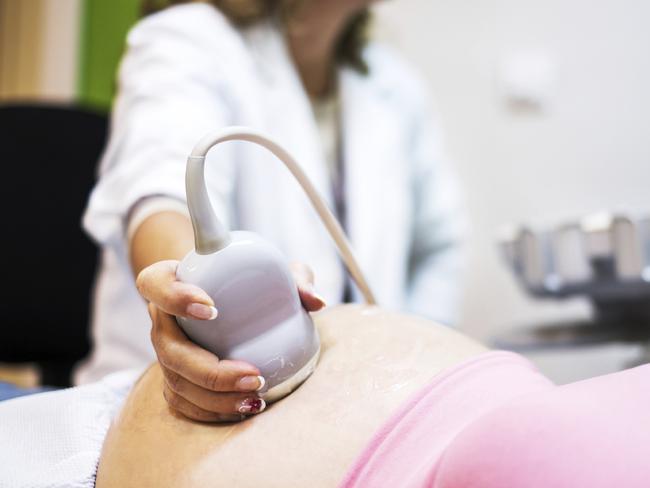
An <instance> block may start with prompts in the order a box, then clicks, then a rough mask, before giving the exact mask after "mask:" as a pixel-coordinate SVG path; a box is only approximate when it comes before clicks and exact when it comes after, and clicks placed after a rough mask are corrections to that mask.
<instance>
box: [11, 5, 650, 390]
mask: <svg viewBox="0 0 650 488" xmlns="http://www.w3.org/2000/svg"><path fill="white" fill-rule="evenodd" d="M375 10H376V21H375V26H374V29H375V35H376V36H377V37H379V38H381V39H383V40H385V41H386V42H387V43H390V44H392V45H394V46H395V47H396V49H398V50H399V51H401V52H402V53H403V54H404V55H405V56H406V57H407V58H408V59H409V60H410V61H411V62H412V64H414V65H415V66H416V67H417V69H418V70H419V71H420V72H421V73H422V75H423V76H424V77H425V79H426V80H427V82H428V83H429V85H430V89H431V92H432V93H433V95H434V98H435V100H436V102H437V108H438V113H439V115H440V119H441V121H442V126H443V129H444V132H445V136H446V143H447V152H448V154H449V157H450V158H451V160H452V161H453V163H454V164H455V167H456V169H457V171H458V173H459V175H460V178H461V182H462V184H463V187H464V193H465V197H466V201H467V207H468V211H469V215H470V218H471V236H470V239H469V241H468V244H469V252H470V261H469V265H468V270H467V277H466V286H465V292H464V299H463V313H462V320H461V323H460V325H459V328H460V329H461V330H462V331H463V332H465V333H467V334H469V335H471V336H473V337H476V338H478V339H480V340H483V341H486V342H488V343H490V342H492V341H493V340H494V339H495V337H498V336H499V335H500V334H504V333H506V332H507V331H509V330H511V329H513V328H514V329H525V328H528V329H530V328H531V327H538V326H542V325H546V324H553V323H563V321H572V320H579V319H587V318H588V317H589V314H590V308H589V304H588V301H587V300H586V299H585V298H571V299H567V300H562V301H557V300H538V299H534V298H531V297H530V296H529V295H528V294H527V293H526V292H525V291H524V290H523V289H522V287H521V286H519V285H518V283H517V281H516V280H515V278H514V275H513V273H512V272H511V270H509V269H508V267H507V266H506V264H505V262H504V259H503V258H502V256H501V255H500V252H499V249H498V246H497V241H498V238H499V236H500V233H501V232H502V229H503V228H504V226H506V225H508V224H523V223H525V224H529V225H531V226H533V227H540V228H543V227H549V226H551V227H552V226H555V225H558V224H562V223H564V222H569V221H575V220H576V219H579V218H581V217H583V216H584V215H587V214H592V213H594V212H600V211H615V212H619V213H624V214H625V215H630V216H637V215H644V214H649V213H650V192H649V191H648V185H649V183H650V121H649V120H648V119H649V116H650V96H648V94H647V89H648V87H649V86H650V29H648V25H650V2H647V0H617V1H613V0H547V1H545V2H539V1H534V0H491V1H489V2H486V1H484V0H457V1H453V2H449V1H438V0H392V1H386V2H381V3H379V4H378V5H377V6H376V9H375ZM138 16H139V2H138V1H137V0H110V1H108V0H0V36H1V37H0V103H2V104H3V105H7V104H14V103H17V102H26V101H27V102H30V103H31V102H46V103H52V102H54V103H57V104H60V103H64V104H75V105H77V106H82V107H84V109H86V110H88V111H90V112H92V113H96V114H100V115H101V114H105V113H107V112H108V110H109V109H110V104H111V99H112V95H113V92H114V73H115V69H116V66H117V63H118V61H119V58H120V55H121V53H122V47H123V43H124V37H125V34H126V32H127V30H128V28H129V27H130V26H131V25H132V24H133V23H134V22H135V21H136V19H137V18H138ZM4 163H5V164H8V163H7V162H4ZM644 347H645V346H644V343H643V341H630V342H627V343H624V342H621V341H617V340H613V341H604V342H603V341H601V342H599V343H596V344H589V345H585V344H582V345H580V344H578V345H571V346H565V347H561V348H550V349H549V348H537V349H536V348H532V349H530V350H528V351H526V354H527V355H528V356H529V357H531V358H532V359H533V360H534V361H535V362H536V363H537V364H538V365H539V366H540V367H541V368H542V369H543V370H544V372H546V373H547V374H549V375H550V376H551V377H552V378H553V379H555V380H556V381H559V382H567V381H572V380H575V379H579V378H585V377H588V376H592V375H596V374H602V373H606V372H611V371H616V370H618V369H620V368H622V367H624V366H625V365H626V364H629V363H630V362H631V361H635V360H636V359H637V358H638V357H639V355H640V354H641V353H642V350H643V348H644ZM0 360H1V358H0Z"/></svg>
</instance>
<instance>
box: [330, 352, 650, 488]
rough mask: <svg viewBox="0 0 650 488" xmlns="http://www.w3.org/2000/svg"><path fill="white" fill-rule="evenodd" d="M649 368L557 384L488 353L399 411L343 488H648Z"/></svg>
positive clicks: (519, 362)
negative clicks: (586, 487) (584, 487)
mask: <svg viewBox="0 0 650 488" xmlns="http://www.w3.org/2000/svg"><path fill="white" fill-rule="evenodd" d="M648 459H650V365H648V366H642V367H639V368H635V369H631V370H627V371H623V372H620V373H616V374H612V375H608V376H602V377H598V378H593V379H590V380H586V381H581V382H578V383H573V384H570V385H564V386H559V387H558V386H555V385H553V384H552V383H551V382H550V381H549V380H547V379H546V378H545V377H543V376H542V375H541V374H540V373H539V372H538V371H537V370H536V369H535V368H534V366H532V365H531V364H530V363H529V362H528V361H527V360H526V359H524V358H523V357H521V356H519V355H517V354H514V353H508V352H502V351H497V352H489V353H486V354H483V355H481V356H478V357H476V358H473V359H471V360H469V361H466V362H464V363H462V364H460V365H458V366H456V367H454V368H452V369H450V370H447V371H445V372H443V373H441V374H439V375H437V376H436V377H434V378H433V379H432V381H431V382H430V383H429V384H428V385H427V386H426V387H425V388H424V389H422V390H421V391H420V392H418V393H417V394H416V395H415V396H414V397H413V398H412V399H411V400H409V401H408V402H407V403H406V404H405V405H403V406H402V408H401V409H400V410H399V411H398V412H396V413H395V414H394V415H393V416H392V417H391V418H390V419H389V420H388V422H386V424H385V425H384V426H383V427H382V428H381V429H380V430H379V432H377V434H376V435H375V436H374V438H373V439H372V440H371V442H370V443H369V444H368V446H367V447H366V448H365V449H364V451H363V452H362V453H361V455H360V456H359V458H358V459H357V460H356V462H355V463H354V465H353V466H352V468H351V469H350V471H349V472H348V474H347V476H346V478H345V479H344V481H343V482H342V484H341V485H340V486H341V488H352V487H363V488H373V487H389V486H390V487H392V486H399V487H405V488H406V487H434V488H497V487H499V488H511V487H525V488H537V487H545V488H546V487H551V486H552V487H554V488H563V487H567V488H568V487H571V488H575V487H583V486H589V487H590V488H591V487H596V488H598V487H618V486H625V487H626V488H635V487H642V486H643V487H648V486H650V461H648Z"/></svg>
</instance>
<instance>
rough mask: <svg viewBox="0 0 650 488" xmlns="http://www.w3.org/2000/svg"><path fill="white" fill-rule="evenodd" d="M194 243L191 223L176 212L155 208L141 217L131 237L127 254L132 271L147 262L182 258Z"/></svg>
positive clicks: (134, 273)
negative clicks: (140, 221)
mask: <svg viewBox="0 0 650 488" xmlns="http://www.w3.org/2000/svg"><path fill="white" fill-rule="evenodd" d="M193 247H194V233H193V231H192V223H191V222H190V219H189V218H187V217H186V216H185V215H182V214H180V213H178V212H159V213H156V214H153V215H151V216H150V217H148V218H147V219H145V220H144V221H143V222H142V223H141V224H140V225H139V226H138V228H137V230H136V231H135V233H134V234H133V237H132V238H131V242H130V246H129V257H130V260H131V268H132V269H133V275H134V276H137V275H138V273H140V271H142V270H143V269H144V268H146V267H147V266H149V265H150V264H153V263H156V262H158V261H164V260H167V259H178V260H180V259H182V258H183V257H184V256H185V255H186V254H187V253H188V252H189V251H191V250H192V248H193Z"/></svg>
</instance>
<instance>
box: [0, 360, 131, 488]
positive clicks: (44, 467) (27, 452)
mask: <svg viewBox="0 0 650 488" xmlns="http://www.w3.org/2000/svg"><path fill="white" fill-rule="evenodd" d="M141 373H142V370H141V369H138V370H128V371H122V372H119V373H114V374H111V375H109V376H106V377H105V378H104V379H103V380H101V381H99V382H97V383H92V384H89V385H85V386H80V387H76V388H69V389H66V390H58V391H51V392H47V393H39V394H36V395H30V396H26V397H20V398H16V399H13V400H6V401H3V402H0V487H2V488H5V487H7V488H9V487H11V488H23V487H30V488H32V487H34V488H36V487H38V488H41V487H47V488H51V487H66V488H77V487H84V488H92V487H94V486H95V475H96V472H97V464H98V462H99V455H100V453H101V449H102V444H103V442H104V437H105V435H106V432H107V431H108V427H109V426H110V422H111V420H112V418H113V417H114V415H115V414H116V413H117V412H118V410H119V408H120V407H121V405H122V403H123V401H124V399H125V398H126V396H127V395H128V393H129V391H130V389H131V386H132V385H133V383H134V382H135V381H136V380H137V379H138V377H139V376H140V374H141Z"/></svg>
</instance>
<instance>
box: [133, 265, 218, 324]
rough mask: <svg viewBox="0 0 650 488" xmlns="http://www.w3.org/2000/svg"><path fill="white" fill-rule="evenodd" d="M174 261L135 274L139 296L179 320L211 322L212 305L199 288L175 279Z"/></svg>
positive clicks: (152, 266) (215, 312)
mask: <svg viewBox="0 0 650 488" xmlns="http://www.w3.org/2000/svg"><path fill="white" fill-rule="evenodd" d="M177 265H178V261H172V260H169V261H160V262H158V263H154V264H152V265H151V266H148V267H146V268H145V269H143V270H142V271H140V273H139V274H138V277H137V279H136V286H137V288H138V291H139V292H140V294H141V295H142V296H143V297H144V298H145V299H146V300H148V301H149V302H151V303H153V304H155V305H156V306H157V307H158V308H160V309H162V310H163V311H165V312H167V313H169V314H171V315H178V316H182V317H192V318H196V319H201V320H211V319H214V318H215V317H216V316H217V309H216V308H215V306H214V301H213V300H212V298H210V296H209V295H208V294H207V293H206V292H205V291H203V290H202V289H201V288H199V287H198V286H195V285H190V284H188V283H183V282H181V281H178V279H176V267H177Z"/></svg>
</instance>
